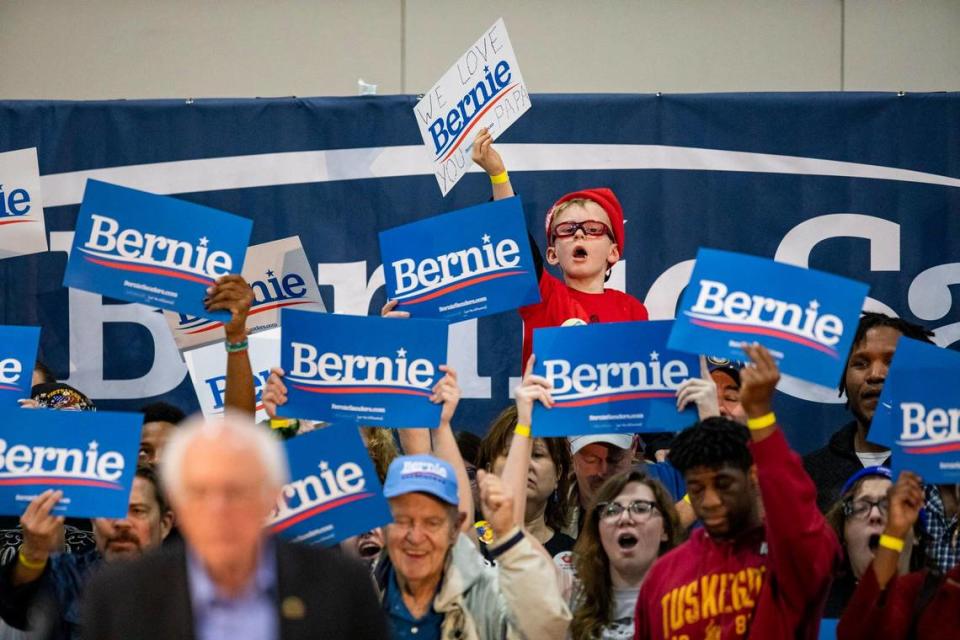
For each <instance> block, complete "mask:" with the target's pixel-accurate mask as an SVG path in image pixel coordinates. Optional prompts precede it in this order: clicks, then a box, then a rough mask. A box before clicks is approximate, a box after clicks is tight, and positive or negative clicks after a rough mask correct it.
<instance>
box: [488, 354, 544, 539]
mask: <svg viewBox="0 0 960 640" xmlns="http://www.w3.org/2000/svg"><path fill="white" fill-rule="evenodd" d="M536 360H537V357H536V356H535V355H531V356H530V359H529V360H528V361H527V366H526V370H525V372H524V374H523V380H522V381H521V383H520V386H519V387H517V388H516V389H515V390H514V394H515V396H516V403H517V426H516V428H515V429H514V431H513V438H512V439H511V441H510V449H509V451H508V452H507V462H506V464H505V465H504V467H503V472H502V473H501V474H500V477H501V478H502V479H503V483H504V484H505V485H506V486H507V487H508V488H509V489H510V492H511V493H512V494H513V496H514V498H513V521H514V524H516V525H517V526H518V527H522V526H523V525H524V519H525V513H526V508H527V475H528V473H529V469H530V456H531V455H532V453H533V436H531V435H530V425H531V424H532V423H533V403H534V402H537V401H539V402H541V403H542V404H543V406H545V407H547V408H550V407H551V406H553V398H552V397H551V395H550V391H551V389H552V385H551V384H550V381H549V380H547V379H546V378H544V377H542V376H537V375H534V374H533V364H534V362H536Z"/></svg>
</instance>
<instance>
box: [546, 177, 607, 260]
mask: <svg viewBox="0 0 960 640" xmlns="http://www.w3.org/2000/svg"><path fill="white" fill-rule="evenodd" d="M577 199H583V200H592V201H593V202H596V203H597V204H598V205H600V207H601V208H602V209H603V210H604V211H606V212H607V216H608V217H609V218H610V227H611V230H612V231H613V239H614V241H615V242H616V243H617V248H618V249H619V250H620V255H623V245H624V240H625V237H624V236H625V233H624V229H623V207H621V206H620V201H619V200H617V196H615V195H614V194H613V191H611V190H610V189H607V188H606V187H599V188H596V189H584V190H582V191H574V192H573V193H568V194H567V195H565V196H563V197H562V198H560V199H559V200H557V201H556V202H554V203H553V206H552V207H550V210H549V211H547V220H546V231H547V244H552V238H551V237H550V227H551V226H552V225H553V211H554V209H556V208H557V206H558V205H561V204H563V203H564V202H568V201H570V200H577Z"/></svg>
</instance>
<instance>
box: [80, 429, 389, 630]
mask: <svg viewBox="0 0 960 640" xmlns="http://www.w3.org/2000/svg"><path fill="white" fill-rule="evenodd" d="M161 464H162V466H161V471H162V477H163V481H164V485H165V487H166V489H167V492H168V494H169V498H170V501H171V503H172V505H173V508H174V512H175V513H176V517H177V523H178V526H179V527H180V531H181V532H182V534H183V538H184V541H185V546H178V547H174V548H172V549H165V550H163V551H162V552H161V553H158V554H152V555H148V556H145V557H144V558H143V559H142V560H139V561H137V562H135V563H131V564H127V565H126V566H124V567H123V568H122V570H119V571H117V570H105V571H103V572H102V573H101V574H100V575H98V576H97V577H96V578H95V579H94V580H93V582H91V584H90V587H89V589H88V591H87V593H86V598H85V601H84V618H83V634H84V638H85V640H91V639H93V638H142V639H152V638H157V639H159V638H170V639H171V640H172V639H174V638H178V639H179V638H197V639H198V640H215V639H220V638H223V639H230V640H234V639H236V638H257V639H267V640H274V639H278V640H279V639H283V640H288V639H295V638H308V637H324V638H344V639H347V638H350V639H356V638H383V637H385V636H386V624H385V620H384V616H383V613H382V611H381V610H380V606H379V603H378V601H377V597H376V595H375V592H374V589H373V585H372V584H371V580H370V576H369V573H368V572H367V571H365V570H364V569H363V567H362V566H361V565H359V564H355V563H354V562H352V561H350V560H348V559H346V558H344V557H343V556H341V555H339V554H337V553H335V552H332V551H328V550H324V549H319V548H316V547H305V546H300V545H295V544H290V543H286V542H282V541H280V540H276V539H274V538H272V537H270V536H269V535H268V533H267V531H266V529H264V526H263V525H264V522H265V521H266V518H267V516H268V515H269V514H270V512H271V510H272V508H273V506H274V504H275V503H276V500H277V497H278V496H279V493H280V490H281V488H282V487H283V485H284V483H285V482H286V481H287V479H288V473H289V472H288V469H287V463H286V457H285V454H284V451H283V448H282V445H281V444H280V442H279V441H278V440H277V439H276V438H275V437H274V436H273V434H271V433H270V432H269V431H267V430H265V429H262V428H260V427H257V426H256V425H254V424H253V422H252V419H251V418H250V417H247V416H243V415H239V414H228V415H227V416H226V417H225V418H224V419H223V420H222V421H216V422H205V421H203V420H202V419H197V420H194V421H192V422H190V423H189V424H187V425H185V426H183V427H181V428H180V429H178V430H177V432H175V433H174V435H173V436H172V438H171V440H170V441H169V443H168V444H167V447H166V449H165V450H164V454H163V459H162V463H161Z"/></svg>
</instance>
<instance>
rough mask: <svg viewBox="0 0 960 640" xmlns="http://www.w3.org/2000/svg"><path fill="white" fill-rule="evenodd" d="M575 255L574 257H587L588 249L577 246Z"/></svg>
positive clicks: (574, 251)
mask: <svg viewBox="0 0 960 640" xmlns="http://www.w3.org/2000/svg"><path fill="white" fill-rule="evenodd" d="M573 257H574V258H586V257H587V250H586V249H585V248H583V247H576V248H575V249H574V250H573Z"/></svg>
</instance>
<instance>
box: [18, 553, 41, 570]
mask: <svg viewBox="0 0 960 640" xmlns="http://www.w3.org/2000/svg"><path fill="white" fill-rule="evenodd" d="M17 559H18V560H19V561H20V564H22V565H23V566H25V567H26V568H27V569H32V570H34V571H36V570H38V569H43V568H44V567H45V566H47V559H46V558H44V559H43V562H30V561H29V560H27V556H25V555H23V549H20V551H19V552H18V553H17Z"/></svg>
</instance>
